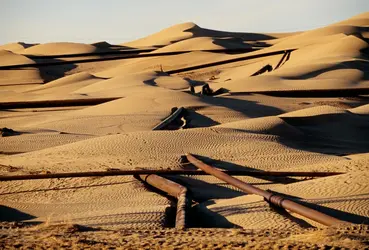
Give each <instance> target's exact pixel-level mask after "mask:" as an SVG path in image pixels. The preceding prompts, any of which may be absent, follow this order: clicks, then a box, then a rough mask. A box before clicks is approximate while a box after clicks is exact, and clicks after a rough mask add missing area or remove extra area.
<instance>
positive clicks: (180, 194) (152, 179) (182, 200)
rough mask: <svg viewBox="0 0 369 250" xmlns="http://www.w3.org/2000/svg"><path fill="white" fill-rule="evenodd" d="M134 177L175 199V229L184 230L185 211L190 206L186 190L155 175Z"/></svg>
mask: <svg viewBox="0 0 369 250" xmlns="http://www.w3.org/2000/svg"><path fill="white" fill-rule="evenodd" d="M135 177H136V178H138V179H140V180H141V181H143V182H145V183H148V184H149V185H151V186H153V187H155V188H157V189H159V190H161V191H163V192H165V193H167V194H169V195H170V196H172V197H174V198H176V199H177V211H176V222H175V227H176V228H178V229H184V228H186V220H187V219H186V211H187V210H188V208H189V206H190V204H191V203H190V202H191V200H190V199H188V196H187V188H186V187H184V186H182V185H180V184H178V183H176V182H173V181H171V180H168V179H165V178H163V177H161V176H158V175H155V174H149V175H135Z"/></svg>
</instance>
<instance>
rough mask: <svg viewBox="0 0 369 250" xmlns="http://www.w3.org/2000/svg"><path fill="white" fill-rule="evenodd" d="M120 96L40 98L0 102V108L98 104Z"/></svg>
mask: <svg viewBox="0 0 369 250" xmlns="http://www.w3.org/2000/svg"><path fill="white" fill-rule="evenodd" d="M119 98H121V97H107V98H85V99H70V100H68V99H66V100H42V101H27V102H24V101H23V102H0V109H20V108H49V107H67V106H68V107H71V106H87V105H98V104H102V103H105V102H110V101H114V100H117V99H119Z"/></svg>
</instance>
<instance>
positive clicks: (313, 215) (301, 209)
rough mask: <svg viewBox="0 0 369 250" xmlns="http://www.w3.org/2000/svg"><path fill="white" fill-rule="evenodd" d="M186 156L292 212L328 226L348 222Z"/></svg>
mask: <svg viewBox="0 0 369 250" xmlns="http://www.w3.org/2000/svg"><path fill="white" fill-rule="evenodd" d="M186 157H187V159H188V161H189V162H191V163H192V164H193V165H195V166H196V167H198V168H200V169H201V170H203V171H205V172H207V173H209V174H211V175H213V176H215V177H217V178H219V179H220V180H223V181H225V182H227V183H229V184H231V185H233V186H235V187H237V188H239V189H241V190H242V191H244V192H246V193H249V194H256V195H259V196H262V197H264V198H265V200H266V201H268V202H270V203H272V204H274V205H276V206H278V207H282V208H284V209H287V210H290V211H291V212H294V213H297V214H300V215H302V216H304V217H306V218H309V219H311V220H314V221H316V222H319V223H321V224H323V225H326V226H331V225H336V224H342V223H347V222H345V221H341V220H338V219H336V218H334V217H332V216H329V215H327V214H324V213H321V212H318V211H316V210H314V209H311V208H308V207H305V206H303V205H301V204H298V203H296V202H294V201H291V200H288V199H286V198H283V197H282V196H279V195H275V194H272V193H270V192H268V191H265V190H262V189H260V188H257V187H254V186H252V185H250V184H247V183H245V182H243V181H241V180H239V179H236V178H234V177H232V176H230V175H228V174H226V173H224V172H222V171H219V170H217V169H216V168H214V167H212V166H210V165H207V164H205V163H204V162H202V161H200V160H198V159H197V158H195V157H194V156H193V155H191V154H186Z"/></svg>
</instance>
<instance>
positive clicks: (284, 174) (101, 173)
mask: <svg viewBox="0 0 369 250" xmlns="http://www.w3.org/2000/svg"><path fill="white" fill-rule="evenodd" d="M222 173H225V174H228V175H236V176H253V177H258V176H273V177H287V176H293V177H326V176H333V175H339V174H344V173H343V172H279V171H265V172H262V171H260V172H259V171H248V170H226V171H222ZM143 174H157V175H208V173H206V172H205V171H202V170H182V169H181V170H179V169H174V170H167V169H137V170H111V171H97V172H69V173H48V174H27V175H2V176H0V181H20V180H40V179H61V178H82V177H105V176H124V175H143Z"/></svg>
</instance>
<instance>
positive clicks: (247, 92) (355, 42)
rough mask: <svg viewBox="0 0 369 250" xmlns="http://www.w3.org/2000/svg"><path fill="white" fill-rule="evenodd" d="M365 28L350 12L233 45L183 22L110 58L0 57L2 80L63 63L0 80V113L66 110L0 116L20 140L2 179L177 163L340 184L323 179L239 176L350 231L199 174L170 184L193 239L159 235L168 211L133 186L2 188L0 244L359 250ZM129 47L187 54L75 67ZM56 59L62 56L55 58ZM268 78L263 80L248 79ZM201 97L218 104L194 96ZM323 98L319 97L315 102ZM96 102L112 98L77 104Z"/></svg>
mask: <svg viewBox="0 0 369 250" xmlns="http://www.w3.org/2000/svg"><path fill="white" fill-rule="evenodd" d="M368 27H369V13H363V14H361V15H358V16H355V17H352V18H350V19H348V20H344V21H341V22H338V23H335V24H332V25H328V26H326V27H322V28H318V29H315V30H309V31H302V32H295V33H284V34H273V33H268V34H256V33H235V32H225V31H216V30H211V29H205V28H202V27H200V26H198V25H196V24H194V23H184V24H179V25H175V26H172V27H169V28H167V29H165V30H162V31H160V32H158V33H155V34H153V35H150V36H147V37H145V38H142V39H139V40H136V41H132V42H128V43H124V44H122V45H112V44H109V43H107V42H97V43H93V44H79V43H47V44H37V45H34V44H25V43H13V44H7V45H2V46H0V58H1V60H0V62H1V65H0V66H7V65H15V64H35V65H37V64H38V63H43V62H47V60H51V61H50V62H63V61H65V64H63V65H55V66H47V67H29V68H20V69H0V104H2V103H5V102H14V103H26V104H29V105H31V104H32V103H34V102H35V101H58V102H63V100H69V101H74V103H72V104H70V103H69V104H66V105H62V106H61V107H55V106H43V107H37V106H29V107H26V108H19V107H14V108H12V107H10V108H3V109H0V127H1V128H3V127H8V128H11V129H13V130H15V131H17V133H16V135H13V136H7V137H1V142H2V143H0V173H1V175H19V174H37V173H49V172H50V173H60V172H79V171H105V170H109V169H112V168H114V169H127V170H128V169H135V168H150V169H181V168H183V167H191V166H189V165H183V164H182V163H181V162H182V160H181V156H183V155H184V154H185V153H188V152H190V153H193V154H196V155H199V156H202V157H205V159H207V160H208V161H211V163H212V164H213V165H214V166H217V167H219V168H222V169H228V170H240V169H245V170H255V171H326V172H344V174H341V175H336V176H330V177H321V178H267V177H258V178H256V177H239V178H240V179H241V180H243V181H245V182H247V183H251V184H254V185H255V186H257V187H259V188H261V189H269V190H271V191H273V192H278V193H282V194H285V195H287V196H289V197H291V199H293V200H295V201H298V202H301V203H303V204H308V205H309V206H310V207H312V208H314V209H317V210H319V211H321V212H324V213H326V214H328V215H331V216H333V217H336V218H339V219H341V220H344V221H347V222H349V223H353V224H352V225H351V224H350V225H346V226H340V227H326V226H324V225H322V224H319V223H317V222H315V221H312V220H310V219H307V218H305V217H302V216H300V215H298V214H295V213H291V212H290V211H280V210H276V209H274V208H273V207H270V206H269V204H268V203H266V202H265V201H264V200H263V199H262V198H260V197H258V196H256V195H250V194H246V193H243V192H241V191H240V190H238V189H236V188H234V187H232V186H231V185H229V184H226V183H224V182H222V181H220V180H218V179H216V178H214V177H212V176H177V177H172V179H173V180H174V181H177V182H180V183H181V184H182V185H185V186H186V187H187V188H188V189H189V190H190V191H191V193H192V198H193V201H194V203H193V205H192V209H191V214H190V215H189V216H190V217H191V218H192V219H190V223H189V226H190V227H193V229H189V230H187V231H178V230H174V229H170V227H173V218H174V217H173V206H174V204H175V202H174V201H173V200H171V199H168V197H166V196H163V195H162V194H160V193H157V192H154V191H153V190H152V189H150V188H148V187H147V186H145V185H144V184H143V183H141V182H140V181H138V180H137V179H135V178H134V177H132V176H119V177H88V178H67V179H45V180H24V181H12V182H0V196H1V199H0V225H2V227H3V229H0V235H1V238H0V246H1V247H5V246H7V245H9V246H10V245H12V246H18V247H20V246H24V247H27V246H34V245H39V244H40V242H46V243H45V245H44V247H45V248H48V247H55V248H59V247H62V246H64V247H72V246H75V247H77V248H82V247H86V246H87V245H89V246H90V247H94V248H101V247H103V246H105V247H107V246H114V247H123V248H126V249H130V248H131V249H137V248H140V247H141V248H158V249H159V248H174V247H175V246H177V247H178V248H186V247H187V248H193V247H195V248H196V247H197V248H204V249H207V248H209V249H214V248H217V247H218V248H230V249H234V248H237V247H239V248H243V247H249V248H255V249H257V248H260V247H264V248H268V247H275V248H278V247H296V248H298V247H301V248H302V247H330V246H339V247H346V248H358V249H360V248H363V247H365V244H367V240H365V237H367V236H368V228H367V225H368V224H369V212H368V211H369V196H368V193H369V171H368V164H369V143H368V141H369V134H368V132H367V131H369V125H368V124H369V116H368V115H369V99H368V97H367V95H368V93H369V92H368V90H369V70H368V69H369V57H368V49H369V44H368V42H369V41H368V39H369V35H368V31H367V30H368ZM127 47H128V48H155V47H157V49H156V50H155V51H153V52H149V54H150V53H157V52H175V51H189V50H190V51H192V52H188V53H184V54H178V55H167V56H154V57H145V58H135V59H120V60H112V61H101V62H100V61H97V62H88V63H78V62H74V61H75V60H76V59H80V58H84V59H89V58H103V57H104V56H103V55H96V54H95V55H93V56H88V55H86V53H99V52H102V51H107V50H109V51H112V50H121V49H122V48H127ZM254 47H259V48H260V49H259V50H256V51H252V52H248V53H247V54H245V52H244V53H230V54H227V53H215V52H209V50H216V49H245V48H254ZM287 49H295V50H294V51H292V52H291V54H290V55H289V56H287V55H286V56H284V57H283V54H279V55H273V56H268V57H256V58H254V59H251V60H245V61H238V62H234V63H228V64H223V65H218V66H212V67H206V68H201V69H197V70H192V71H187V72H181V73H178V74H167V73H166V71H168V70H174V69H180V68H185V67H189V66H194V65H202V64H207V63H211V62H217V61H223V60H228V59H237V58H240V57H243V56H245V55H255V56H258V55H262V54H263V53H267V52H273V51H280V50H282V51H283V50H287ZM204 50H207V51H204ZM69 54H75V55H73V57H70V58H66V57H63V55H69ZM78 54H84V55H83V56H82V57H79V56H78ZM32 55H34V56H54V57H53V58H51V59H37V57H32ZM282 57H283V61H281V59H282ZM35 58H36V59H35ZM38 58H40V57H38ZM267 64H269V65H271V67H272V68H273V70H272V71H270V72H264V73H262V74H260V75H258V76H251V75H252V74H253V73H255V72H256V71H258V70H259V69H261V68H262V67H263V66H265V65H267ZM278 64H279V65H280V66H279V67H278V68H276V66H277V65H278ZM204 84H209V86H210V88H211V89H213V90H214V91H216V90H218V89H223V92H221V93H217V95H214V96H208V95H204V94H201V93H200V91H201V89H202V86H203V85H204ZM191 87H194V90H195V93H192V92H191V91H190V88H191ZM278 91H279V92H278ZM322 91H323V92H324V93H325V94H324V95H321V94H320V95H319V96H318V95H317V93H318V94H319V93H321V92H322ZM338 91H339V92H338ZM353 91H354V92H353ZM270 92H273V95H270ZM268 93H269V94H268ZM276 93H277V94H276ZM278 93H285V94H284V95H283V96H278V95H280V94H278ZM301 93H304V97H303V96H301ZM337 93H338V94H337ZM350 93H356V94H350ZM107 97H109V98H116V99H115V100H112V101H109V102H105V103H101V104H98V105H79V104H78V102H80V100H84V99H89V100H95V99H98V98H107ZM174 107H184V108H185V109H186V115H185V118H184V119H185V120H186V123H185V125H182V126H177V127H175V128H174V129H172V130H169V129H164V130H163V131H153V128H154V127H155V126H156V125H157V124H159V123H161V122H162V121H163V120H164V119H165V118H166V117H167V116H169V115H170V114H171V111H172V108H174ZM354 224H358V225H354ZM0 228H1V227H0ZM195 228H196V229H195ZM205 228H211V229H205ZM36 235H37V236H36ZM49 239H53V240H52V241H51V240H49ZM82 239H83V240H82ZM118 239H119V240H118ZM139 239H144V240H139ZM149 242H150V243H149ZM191 242H192V243H191Z"/></svg>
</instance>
